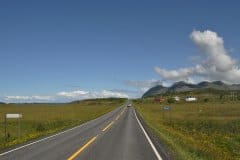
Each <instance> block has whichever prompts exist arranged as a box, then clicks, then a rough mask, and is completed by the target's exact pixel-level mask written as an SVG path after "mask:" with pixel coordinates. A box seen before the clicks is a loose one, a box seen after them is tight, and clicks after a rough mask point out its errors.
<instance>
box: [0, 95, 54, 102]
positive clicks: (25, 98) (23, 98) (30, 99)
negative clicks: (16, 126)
mask: <svg viewBox="0 0 240 160" xmlns="http://www.w3.org/2000/svg"><path fill="white" fill-rule="evenodd" d="M4 99H5V100H6V101H7V102H8V101H10V102H13V101H14V102H23V101H24V102H43V101H53V100H54V99H55V98H54V97H53V96H5V98H4Z"/></svg>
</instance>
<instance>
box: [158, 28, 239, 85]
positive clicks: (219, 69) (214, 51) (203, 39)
mask: <svg viewBox="0 0 240 160" xmlns="http://www.w3.org/2000/svg"><path fill="white" fill-rule="evenodd" d="M190 38H191V40H192V41H193V43H194V44H195V45H196V46H197V47H198V49H199V51H200V54H201V56H202V57H203V60H202V62H201V63H200V64H197V65H195V66H193V67H189V68H180V69H176V70H167V69H163V68H159V67H155V71H156V73H158V74H159V75H160V76H161V77H162V78H163V79H165V80H172V81H180V80H185V81H186V80H187V79H188V80H191V81H194V79H203V80H209V81H213V80H221V81H224V82H226V83H239V82H240V69H239V66H237V63H236V60H235V59H233V58H232V57H231V56H230V55H229V54H228V52H227V50H226V49H225V47H224V41H223V38H222V37H219V36H218V34H217V33H216V32H213V31H209V30H206V31H203V32H201V31H193V32H192V33H191V34H190Z"/></svg>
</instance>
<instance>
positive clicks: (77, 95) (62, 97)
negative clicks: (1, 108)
mask: <svg viewBox="0 0 240 160" xmlns="http://www.w3.org/2000/svg"><path fill="white" fill-rule="evenodd" d="M91 98H129V96H128V95H127V94H126V93H124V92H121V91H111V90H102V91H84V90H76V91H62V92H58V93H56V94H54V95H51V96H5V97H4V101H5V102H7V103H10V102H14V103H25V102H26V103H32V102H39V103H44V102H69V101H73V100H81V99H91Z"/></svg>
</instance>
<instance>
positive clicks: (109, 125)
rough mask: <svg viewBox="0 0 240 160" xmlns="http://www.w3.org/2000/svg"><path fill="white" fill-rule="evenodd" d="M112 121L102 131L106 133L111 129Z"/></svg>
mask: <svg viewBox="0 0 240 160" xmlns="http://www.w3.org/2000/svg"><path fill="white" fill-rule="evenodd" d="M113 123H114V121H112V122H111V123H109V124H108V125H107V126H106V127H105V128H104V129H103V130H102V131H103V132H104V131H106V130H107V129H108V128H109V127H111V125H113Z"/></svg>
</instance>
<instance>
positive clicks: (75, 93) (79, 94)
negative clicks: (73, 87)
mask: <svg viewBox="0 0 240 160" xmlns="http://www.w3.org/2000/svg"><path fill="white" fill-rule="evenodd" d="M88 93H89V92H87V91H82V90H77V91H70V92H65V91H63V92H59V93H57V95H58V96H62V97H69V98H78V97H82V96H84V95H87V94H88Z"/></svg>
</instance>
